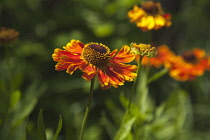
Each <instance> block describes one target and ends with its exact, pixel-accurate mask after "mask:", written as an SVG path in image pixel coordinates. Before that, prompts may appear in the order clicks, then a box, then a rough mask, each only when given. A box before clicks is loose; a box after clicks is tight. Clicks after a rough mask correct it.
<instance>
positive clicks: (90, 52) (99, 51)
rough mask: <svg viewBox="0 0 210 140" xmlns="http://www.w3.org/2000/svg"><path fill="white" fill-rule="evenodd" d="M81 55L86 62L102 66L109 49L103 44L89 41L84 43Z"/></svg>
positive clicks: (106, 59)
mask: <svg viewBox="0 0 210 140" xmlns="http://www.w3.org/2000/svg"><path fill="white" fill-rule="evenodd" d="M82 56H83V57H84V58H85V60H86V61H87V62H88V63H90V64H93V65H95V66H97V67H103V66H105V65H106V64H107V62H108V61H109V58H110V49H109V48H108V47H107V46H105V45H103V44H98V43H90V44H86V45H85V47H84V49H83V52H82Z"/></svg>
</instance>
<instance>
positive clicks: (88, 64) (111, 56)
mask: <svg viewBox="0 0 210 140" xmlns="http://www.w3.org/2000/svg"><path fill="white" fill-rule="evenodd" d="M63 48H64V50H62V49H59V48H57V49H55V50H54V53H53V55H52V57H53V60H54V61H56V62H58V63H57V64H56V66H55V68H56V70H58V71H62V70H66V72H67V73H69V74H70V75H71V74H73V72H74V71H76V70H77V69H80V70H81V71H82V72H84V74H83V75H82V78H84V79H85V80H87V81H90V80H91V79H93V78H94V77H95V76H97V77H98V81H99V83H100V85H101V87H102V89H107V88H110V87H111V86H113V87H116V88H117V87H118V86H119V85H123V84H124V82H125V81H133V79H134V78H135V77H136V75H137V74H136V73H135V71H136V69H137V66H136V65H129V64H125V63H129V62H131V61H132V60H133V59H134V58H135V55H134V54H133V52H132V51H131V50H130V47H129V46H126V45H124V46H123V47H122V48H121V49H120V50H119V51H118V50H117V49H115V50H114V51H112V52H110V49H109V48H108V47H107V46H105V45H103V44H101V43H88V44H83V43H82V42H80V41H79V40H71V41H70V42H69V43H67V45H66V46H64V47H63Z"/></svg>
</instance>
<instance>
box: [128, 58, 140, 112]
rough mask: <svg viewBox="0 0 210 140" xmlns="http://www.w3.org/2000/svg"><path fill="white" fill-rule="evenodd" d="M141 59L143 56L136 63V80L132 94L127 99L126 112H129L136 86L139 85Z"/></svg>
mask: <svg viewBox="0 0 210 140" xmlns="http://www.w3.org/2000/svg"><path fill="white" fill-rule="evenodd" d="M142 58H143V56H140V58H139V61H138V69H137V72H136V73H137V77H136V79H135V80H134V83H133V88H132V92H131V95H130V98H129V103H128V111H129V110H130V106H131V102H132V98H133V95H134V94H135V93H136V90H137V85H138V83H139V79H140V72H141V71H140V70H141V61H142Z"/></svg>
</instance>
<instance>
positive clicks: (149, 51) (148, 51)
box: [131, 43, 157, 57]
mask: <svg viewBox="0 0 210 140" xmlns="http://www.w3.org/2000/svg"><path fill="white" fill-rule="evenodd" d="M131 50H132V51H133V52H134V54H135V55H138V54H140V55H141V56H147V57H155V56H156V55H157V51H156V49H155V47H151V45H149V44H141V43H140V44H136V43H131Z"/></svg>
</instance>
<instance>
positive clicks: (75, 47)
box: [63, 39, 84, 54]
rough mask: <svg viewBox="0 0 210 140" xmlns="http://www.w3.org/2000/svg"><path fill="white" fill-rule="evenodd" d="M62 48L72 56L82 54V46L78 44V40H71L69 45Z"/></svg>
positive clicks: (80, 43)
mask: <svg viewBox="0 0 210 140" xmlns="http://www.w3.org/2000/svg"><path fill="white" fill-rule="evenodd" d="M63 48H64V49H66V50H67V51H69V52H71V53H73V54H82V50H83V48H84V44H83V43H82V42H80V41H79V40H74V39H73V40H71V41H70V42H69V43H67V44H66V46H64V47H63Z"/></svg>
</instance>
